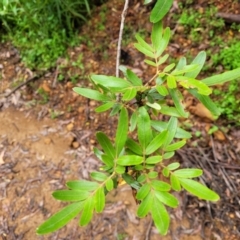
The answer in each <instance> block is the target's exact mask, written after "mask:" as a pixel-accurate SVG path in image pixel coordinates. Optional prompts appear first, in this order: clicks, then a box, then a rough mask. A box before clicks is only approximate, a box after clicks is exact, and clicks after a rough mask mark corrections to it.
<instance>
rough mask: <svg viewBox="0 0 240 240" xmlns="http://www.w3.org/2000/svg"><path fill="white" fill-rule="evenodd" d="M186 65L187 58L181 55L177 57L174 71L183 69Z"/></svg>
mask: <svg viewBox="0 0 240 240" xmlns="http://www.w3.org/2000/svg"><path fill="white" fill-rule="evenodd" d="M186 65H187V60H186V58H185V57H181V58H180V59H179V62H178V64H177V66H176V68H175V70H174V71H179V70H182V69H184V68H185V67H186Z"/></svg>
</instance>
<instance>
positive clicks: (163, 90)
mask: <svg viewBox="0 0 240 240" xmlns="http://www.w3.org/2000/svg"><path fill="white" fill-rule="evenodd" d="M156 89H157V91H158V92H159V94H161V95H162V96H164V97H165V96H167V95H168V90H167V88H166V87H165V86H156Z"/></svg>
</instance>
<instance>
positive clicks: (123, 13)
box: [116, 0, 129, 77]
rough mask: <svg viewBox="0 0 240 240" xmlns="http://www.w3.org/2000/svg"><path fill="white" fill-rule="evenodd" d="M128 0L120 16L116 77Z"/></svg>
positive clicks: (117, 75)
mask: <svg viewBox="0 0 240 240" xmlns="http://www.w3.org/2000/svg"><path fill="white" fill-rule="evenodd" d="M128 3H129V0H125V4H124V8H123V12H122V16H121V25H120V31H119V37H118V46H117V59H116V77H119V65H120V57H121V42H122V34H123V28H124V21H125V18H126V15H127V9H128Z"/></svg>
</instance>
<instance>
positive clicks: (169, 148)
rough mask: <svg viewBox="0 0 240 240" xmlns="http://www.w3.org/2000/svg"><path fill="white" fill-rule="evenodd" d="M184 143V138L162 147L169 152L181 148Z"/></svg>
mask: <svg viewBox="0 0 240 240" xmlns="http://www.w3.org/2000/svg"><path fill="white" fill-rule="evenodd" d="M185 144H186V140H182V141H178V142H175V143H173V144H171V145H168V146H166V147H165V148H164V150H165V151H167V152H171V151H175V150H178V149H180V148H182V147H183V146H184V145H185Z"/></svg>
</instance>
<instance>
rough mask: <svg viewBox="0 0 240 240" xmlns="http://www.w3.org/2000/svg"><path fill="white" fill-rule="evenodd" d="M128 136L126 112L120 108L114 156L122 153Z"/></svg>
mask: <svg viewBox="0 0 240 240" xmlns="http://www.w3.org/2000/svg"><path fill="white" fill-rule="evenodd" d="M127 134H128V111H127V109H126V108H124V107H123V108H122V109H121V112H120V116H119V120H118V126H117V133H116V139H115V145H116V156H118V155H119V154H120V152H121V151H122V149H123V147H124V145H125V142H126V140H127Z"/></svg>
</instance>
